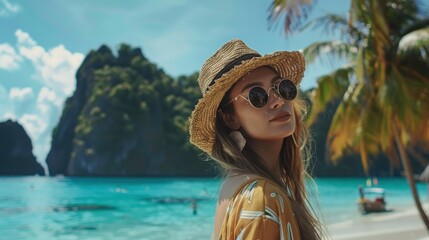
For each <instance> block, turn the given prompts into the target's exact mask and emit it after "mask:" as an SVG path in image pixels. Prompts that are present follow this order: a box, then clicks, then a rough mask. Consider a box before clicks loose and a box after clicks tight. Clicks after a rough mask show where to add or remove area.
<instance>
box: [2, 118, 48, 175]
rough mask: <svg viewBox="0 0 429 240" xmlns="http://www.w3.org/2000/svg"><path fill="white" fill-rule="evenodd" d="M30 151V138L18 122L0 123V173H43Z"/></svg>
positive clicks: (31, 149) (31, 146) (31, 148)
mask: <svg viewBox="0 0 429 240" xmlns="http://www.w3.org/2000/svg"><path fill="white" fill-rule="evenodd" d="M32 151H33V145H32V144H31V140H30V138H29V137H28V135H27V133H26V132H25V130H24V128H23V127H22V126H21V125H20V124H19V123H18V122H15V121H11V120H7V121H6V122H1V123H0V175H45V171H44V169H43V167H42V166H41V165H40V164H39V163H38V162H37V161H36V157H35V156H34V155H33V152H32Z"/></svg>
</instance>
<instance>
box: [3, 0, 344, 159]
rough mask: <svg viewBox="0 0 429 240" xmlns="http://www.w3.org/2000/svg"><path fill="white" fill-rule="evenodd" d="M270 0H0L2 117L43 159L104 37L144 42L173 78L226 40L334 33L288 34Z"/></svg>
mask: <svg viewBox="0 0 429 240" xmlns="http://www.w3.org/2000/svg"><path fill="white" fill-rule="evenodd" d="M270 4H271V1H267V0H265V1H262V0H236V1H231V0H218V1H208V0H200V1H195V0H174V1H173V0H157V1H149V0H142V1H137V0H129V1H114V0H92V1H88V0H73V1H71V0H69V1H65V0H64V1H57V0H40V1H24V0H0V121H5V120H6V119H13V120H16V121H18V122H19V123H21V124H22V125H23V126H24V128H25V129H26V131H27V133H28V134H29V135H30V137H31V139H32V141H33V146H34V149H33V152H34V154H35V155H36V157H37V159H38V161H39V162H41V163H43V164H44V161H45V157H46V155H47V153H48V151H49V148H50V141H51V138H50V136H51V132H52V129H53V128H54V127H55V125H56V124H57V122H58V120H59V117H60V114H61V111H62V107H63V102H64V100H65V99H66V98H67V97H68V96H70V95H72V94H73V91H74V89H75V82H76V80H75V78H74V75H75V72H76V70H77V68H78V67H79V65H80V63H81V62H82V60H83V59H84V57H85V55H86V54H87V53H88V52H89V51H90V50H92V49H97V48H99V47H100V46H101V45H102V44H107V45H108V46H109V47H111V48H113V49H115V48H116V47H117V46H118V45H119V44H120V43H128V44H131V45H132V46H133V47H141V48H142V50H143V54H144V55H145V56H146V57H147V58H148V59H149V60H150V61H152V62H154V63H156V64H157V65H158V67H160V68H163V69H164V71H165V72H167V73H168V74H170V75H172V76H174V77H177V76H179V75H183V74H185V75H188V74H191V73H194V72H195V71H198V70H199V69H200V67H201V65H202V63H203V62H204V60H205V59H206V58H208V57H209V56H210V55H211V54H212V53H214V52H215V51H216V50H217V49H218V48H219V47H220V46H221V45H222V44H223V43H224V42H226V41H228V40H230V39H232V38H240V39H242V40H243V41H244V42H246V43H247V44H248V45H249V46H250V47H251V48H253V49H255V50H257V51H259V52H260V53H262V54H265V53H271V52H273V51H278V50H289V51H290V50H299V49H302V48H305V47H306V46H308V45H309V44H311V43H313V42H315V41H323V40H329V39H333V37H332V36H331V35H328V34H326V33H325V32H321V31H318V30H312V29H309V30H308V31H305V32H302V33H298V34H295V35H293V36H291V37H288V38H285V36H284V34H283V32H282V28H281V25H282V23H281V22H279V24H278V26H277V28H275V29H271V30H269V29H268V26H269V25H268V22H267V17H268V8H269V6H270ZM348 4H349V1H343V0H331V1H324V2H323V1H318V4H317V5H316V7H315V8H314V11H313V12H312V13H311V18H314V17H315V16H318V15H321V14H324V13H338V14H344V15H345V14H346V12H347V8H348ZM333 67H335V66H332V65H329V64H328V63H326V62H323V64H320V63H316V64H313V65H309V66H307V70H306V73H305V77H304V80H303V82H302V84H301V87H302V88H303V89H308V88H310V87H313V86H314V85H315V83H316V78H317V76H320V75H322V74H325V73H328V72H330V71H331V70H332V69H333Z"/></svg>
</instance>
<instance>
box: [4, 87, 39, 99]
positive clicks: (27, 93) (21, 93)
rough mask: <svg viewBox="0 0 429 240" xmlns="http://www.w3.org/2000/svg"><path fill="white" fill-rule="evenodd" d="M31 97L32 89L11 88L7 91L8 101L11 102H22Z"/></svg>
mask: <svg viewBox="0 0 429 240" xmlns="http://www.w3.org/2000/svg"><path fill="white" fill-rule="evenodd" d="M32 96H33V89H31V88H29V87H26V88H15V87H14V88H12V89H10V91H9V99H10V100H12V101H23V100H27V99H29V98H31V97H32Z"/></svg>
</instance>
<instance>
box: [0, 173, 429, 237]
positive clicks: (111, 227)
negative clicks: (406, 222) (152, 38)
mask: <svg viewBox="0 0 429 240" xmlns="http://www.w3.org/2000/svg"><path fill="white" fill-rule="evenodd" d="M315 183H316V184H317V192H316V194H315V195H316V196H317V197H318V199H319V205H320V212H321V213H320V214H321V215H320V217H321V218H322V219H323V221H324V222H326V223H327V224H331V223H337V222H341V221H345V220H348V219H350V218H363V217H365V216H362V215H361V214H360V213H359V211H358V208H357V205H356V203H357V198H358V186H359V185H363V186H366V184H367V179H361V178H320V179H316V180H315ZM219 184H220V179H212V178H65V177H53V178H49V177H0V239H2V240H9V239H36V240H39V239H40V240H42V239H43V240H49V239H76V240H77V239H79V240H82V239H148V240H155V239H157V240H159V239H209V238H210V235H211V231H212V226H213V219H214V214H215V206H216V198H217V193H218V190H219ZM417 186H418V190H419V194H420V198H421V200H422V202H427V201H428V200H427V187H426V184H423V183H419V184H418V185H417ZM378 187H383V188H385V189H386V201H387V206H388V208H390V209H392V210H393V211H395V210H396V211H398V210H400V209H405V208H410V207H414V202H413V199H412V197H411V190H410V189H409V187H408V184H407V182H406V180H405V179H403V178H381V179H378ZM313 189H315V188H314V187H313ZM381 214H382V213H381Z"/></svg>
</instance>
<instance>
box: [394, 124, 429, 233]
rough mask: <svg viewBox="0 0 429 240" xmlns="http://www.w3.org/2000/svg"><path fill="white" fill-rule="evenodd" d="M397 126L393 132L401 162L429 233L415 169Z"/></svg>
mask: <svg viewBox="0 0 429 240" xmlns="http://www.w3.org/2000/svg"><path fill="white" fill-rule="evenodd" d="M397 126H398V124H395V127H393V132H394V135H395V142H396V145H397V146H398V151H399V155H400V157H401V162H402V165H403V166H404V171H405V175H406V177H407V181H408V185H410V188H411V192H412V194H413V198H414V203H415V204H416V207H417V210H418V211H419V214H420V217H421V218H422V220H423V222H424V224H425V225H426V229H427V230H428V231H429V219H428V217H427V215H426V213H425V212H424V210H423V208H422V204H421V203H420V198H419V194H418V192H417V188H416V182H415V181H414V174H413V169H412V167H411V164H410V160H409V159H408V157H407V154H405V147H404V144H403V143H402V140H401V138H400V136H399V127H397Z"/></svg>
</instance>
